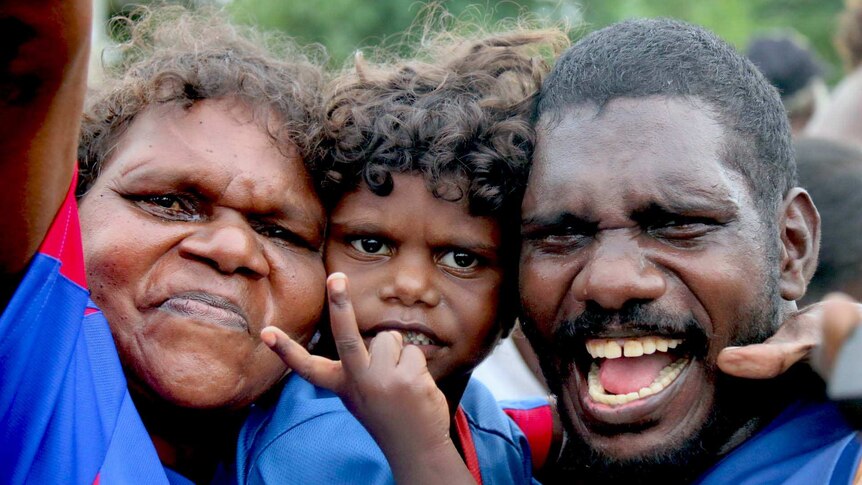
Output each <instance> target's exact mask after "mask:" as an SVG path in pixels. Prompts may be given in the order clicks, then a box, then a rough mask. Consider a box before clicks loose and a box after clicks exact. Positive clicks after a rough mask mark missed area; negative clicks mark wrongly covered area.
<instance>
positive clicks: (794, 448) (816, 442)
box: [698, 402, 862, 485]
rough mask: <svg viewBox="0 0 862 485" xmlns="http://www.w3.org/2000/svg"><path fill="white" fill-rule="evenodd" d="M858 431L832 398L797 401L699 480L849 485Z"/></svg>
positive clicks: (859, 450)
mask: <svg viewBox="0 0 862 485" xmlns="http://www.w3.org/2000/svg"><path fill="white" fill-rule="evenodd" d="M860 443H862V441H860V437H859V435H858V433H856V432H854V430H853V429H851V428H850V426H849V425H848V424H847V422H846V421H845V420H844V418H843V417H842V416H841V413H840V412H839V411H838V410H837V409H836V408H835V405H834V404H832V403H802V402H800V403H796V404H794V405H792V406H790V407H789V408H787V409H785V410H784V412H782V413H781V414H780V415H779V416H778V417H777V418H776V419H775V420H773V422H772V423H770V424H769V425H768V426H767V427H766V428H765V429H764V430H763V431H761V432H760V433H758V434H756V435H754V436H753V437H752V438H751V439H749V440H748V441H746V442H745V443H743V444H742V445H740V446H739V447H738V448H736V449H735V450H733V452H731V453H730V454H729V455H727V456H726V457H724V458H723V459H722V460H721V461H720V462H718V463H717V464H716V465H715V466H713V467H712V469H710V470H709V471H708V472H707V473H706V474H704V475H703V477H701V479H700V481H699V482H698V483H699V485H724V484H728V483H731V484H733V485H762V484H783V485H813V484H818V485H819V484H829V485H849V484H850V483H852V482H851V481H852V480H853V477H854V474H855V473H856V470H857V467H858V466H859V464H860V458H862V446H860Z"/></svg>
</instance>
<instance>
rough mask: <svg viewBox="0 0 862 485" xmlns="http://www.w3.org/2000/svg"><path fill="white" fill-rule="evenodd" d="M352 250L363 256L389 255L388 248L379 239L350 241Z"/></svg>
mask: <svg viewBox="0 0 862 485" xmlns="http://www.w3.org/2000/svg"><path fill="white" fill-rule="evenodd" d="M350 245H351V246H353V249H355V250H357V251H359V252H361V253H365V254H389V253H390V251H389V246H387V245H386V243H384V242H383V241H381V240H379V239H374V238H372V237H363V238H359V239H354V240H352V241H350Z"/></svg>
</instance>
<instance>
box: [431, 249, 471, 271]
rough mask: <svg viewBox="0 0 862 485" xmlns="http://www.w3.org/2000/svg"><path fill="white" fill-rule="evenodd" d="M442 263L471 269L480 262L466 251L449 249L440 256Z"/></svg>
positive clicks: (451, 266)
mask: <svg viewBox="0 0 862 485" xmlns="http://www.w3.org/2000/svg"><path fill="white" fill-rule="evenodd" d="M440 264H442V265H444V266H449V267H450V268H457V269H470V268H473V267H475V266H476V265H478V264H479V259H478V258H477V257H476V256H474V255H472V254H470V253H468V252H466V251H449V252H448V253H446V254H444V255H443V257H442V258H440Z"/></svg>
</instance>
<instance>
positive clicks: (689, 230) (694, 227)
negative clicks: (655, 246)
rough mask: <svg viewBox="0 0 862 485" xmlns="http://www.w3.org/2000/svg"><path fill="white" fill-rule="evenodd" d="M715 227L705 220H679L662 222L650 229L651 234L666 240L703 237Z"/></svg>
mask: <svg viewBox="0 0 862 485" xmlns="http://www.w3.org/2000/svg"><path fill="white" fill-rule="evenodd" d="M714 227H715V224H714V223H709V222H707V221H704V220H703V219H690V218H678V219H668V220H666V221H662V223H661V224H654V225H652V226H651V227H649V228H648V230H649V232H650V233H652V234H654V235H656V236H658V237H665V238H679V239H689V238H695V237H698V236H702V235H704V234H706V233H707V232H709V231H710V230H712V229H713V228H714Z"/></svg>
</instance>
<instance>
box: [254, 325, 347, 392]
mask: <svg viewBox="0 0 862 485" xmlns="http://www.w3.org/2000/svg"><path fill="white" fill-rule="evenodd" d="M260 338H261V340H263V342H264V343H265V344H266V345H267V346H268V347H269V348H270V349H272V350H273V351H274V352H275V353H276V354H278V356H279V357H281V360H282V361H284V363H285V364H287V366H288V367H290V368H291V369H293V371H294V372H296V373H298V374H299V375H301V376H302V377H303V378H304V379H305V380H307V381H308V382H311V383H312V384H314V385H316V386H319V387H325V388H327V389H329V390H331V391H333V392H336V393H337V392H339V391H340V389H341V387H342V386H343V382H344V370H343V369H342V368H341V363H340V362H336V361H334V360H329V359H327V358H325V357H319V356H316V355H311V354H309V353H308V350H306V349H305V347H303V346H302V345H299V344H298V343H296V342H295V341H294V340H293V339H292V338H290V337H288V336H287V334H286V333H284V332H282V331H281V329H279V328H276V327H266V328H264V329H263V330H261V332H260Z"/></svg>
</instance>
